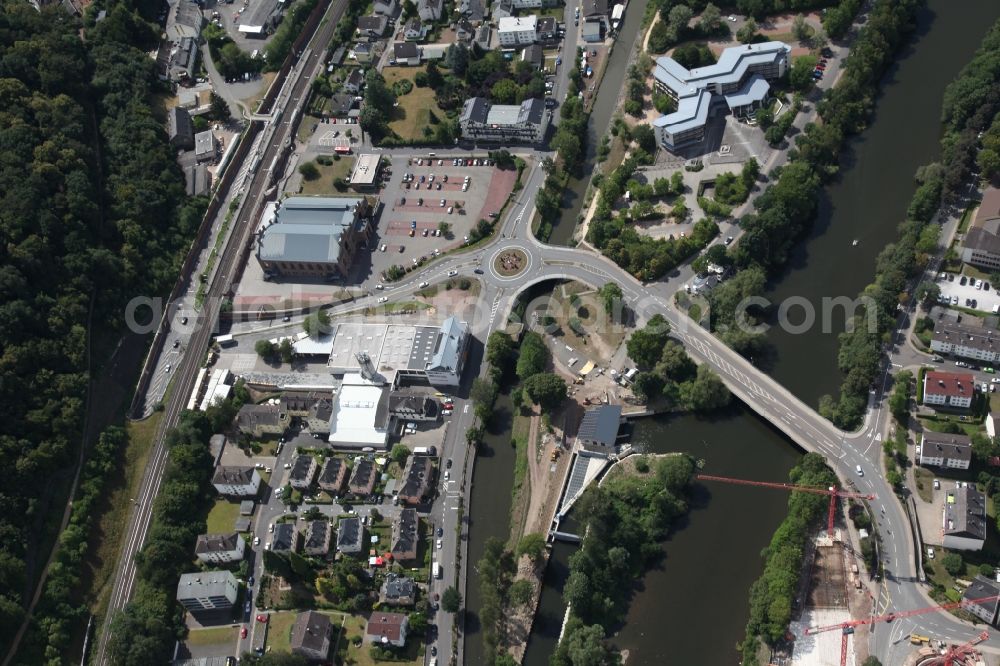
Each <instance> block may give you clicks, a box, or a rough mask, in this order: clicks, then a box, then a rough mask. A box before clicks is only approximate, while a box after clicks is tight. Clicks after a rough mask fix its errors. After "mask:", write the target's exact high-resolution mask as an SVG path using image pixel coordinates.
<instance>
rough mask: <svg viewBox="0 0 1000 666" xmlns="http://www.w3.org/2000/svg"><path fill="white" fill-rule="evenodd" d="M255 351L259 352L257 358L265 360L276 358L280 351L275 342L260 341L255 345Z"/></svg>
mask: <svg viewBox="0 0 1000 666" xmlns="http://www.w3.org/2000/svg"><path fill="white" fill-rule="evenodd" d="M253 349H254V351H255V352H257V356H260V357H261V358H263V359H270V358H274V356H275V354H276V353H277V351H278V349H277V347H276V346H275V344H274V343H273V342H271V341H270V340H258V341H257V342H255V343H254V345H253Z"/></svg>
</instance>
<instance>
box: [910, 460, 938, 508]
mask: <svg viewBox="0 0 1000 666" xmlns="http://www.w3.org/2000/svg"><path fill="white" fill-rule="evenodd" d="M913 478H914V480H915V482H916V485H917V494H918V495H920V499H922V500H923V501H925V502H927V503H928V504H930V503H931V502H933V501H934V474H933V473H932V472H931V471H930V470H929V469H924V468H923V467H915V468H914V469H913Z"/></svg>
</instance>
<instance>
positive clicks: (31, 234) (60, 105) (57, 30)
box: [0, 0, 204, 663]
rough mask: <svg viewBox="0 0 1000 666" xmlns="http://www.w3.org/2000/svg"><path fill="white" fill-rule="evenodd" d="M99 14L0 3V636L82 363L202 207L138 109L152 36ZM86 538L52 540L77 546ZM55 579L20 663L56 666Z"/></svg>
mask: <svg viewBox="0 0 1000 666" xmlns="http://www.w3.org/2000/svg"><path fill="white" fill-rule="evenodd" d="M97 8H98V7H97V5H95V6H94V10H93V11H94V12H95V13H96V9H97ZM100 8H103V9H107V15H106V17H105V18H104V20H102V21H101V22H99V23H95V22H93V20H92V19H89V18H88V19H85V20H84V21H83V22H81V21H80V20H79V19H76V18H74V17H71V16H69V15H68V14H66V13H65V12H64V11H63V10H62V9H61V8H59V7H58V6H53V7H47V8H44V9H43V10H42V11H40V12H39V11H37V10H35V9H34V8H33V7H31V6H30V5H29V4H28V3H26V2H16V1H13V0H6V1H5V2H3V5H2V10H0V95H2V98H3V104H2V105H0V118H2V120H0V144H2V146H3V150H2V152H0V196H2V198H3V206H2V210H0V234H2V237H3V243H2V245H0V256H2V259H0V266H2V267H0V272H2V276H3V278H2V280H0V397H2V399H3V401H4V405H5V408H6V409H7V410H8V412H9V413H10V414H14V415H17V418H12V419H5V420H4V422H3V424H2V425H0V464H3V466H4V469H5V472H6V475H5V478H4V483H3V484H2V490H0V534H2V535H3V537H4V538H3V539H2V540H0V645H9V644H10V639H11V637H12V635H13V634H14V632H16V631H17V629H18V627H19V626H20V623H21V621H22V619H23V609H24V606H25V604H26V600H27V598H28V596H29V595H30V592H31V590H32V589H33V586H34V584H35V580H36V579H37V575H38V574H39V568H40V566H41V564H40V563H44V561H45V560H46V559H47V557H48V548H49V547H50V546H51V540H52V539H53V538H54V537H55V534H54V530H55V529H56V527H57V526H58V525H57V521H58V518H59V517H61V515H62V509H63V504H64V503H65V500H66V497H65V494H66V492H67V490H68V488H69V485H70V481H71V479H72V477H73V470H74V469H75V466H76V464H77V461H78V456H79V453H80V447H81V446H82V445H83V443H82V432H83V419H84V415H85V410H86V406H87V395H86V394H87V387H88V380H89V377H90V372H91V366H92V363H99V362H102V361H103V357H104V356H106V355H107V354H109V353H110V352H111V350H112V348H113V347H114V345H115V343H116V342H117V340H118V337H119V336H120V333H121V328H122V325H123V317H122V312H123V311H124V305H125V303H126V301H127V300H128V299H129V298H131V297H133V296H136V295H140V294H150V295H156V294H160V293H164V292H165V291H166V290H167V289H168V288H169V285H170V284H172V282H173V280H174V279H175V276H176V272H177V268H178V266H179V261H180V258H181V256H182V252H183V250H184V249H185V247H186V244H187V239H189V238H190V237H191V235H192V234H193V231H194V229H195V228H196V226H197V224H198V223H199V221H200V217H201V211H202V210H203V205H204V202H202V201H199V202H197V203H194V204H191V205H188V202H187V201H186V199H185V195H184V186H183V181H182V178H181V174H180V172H179V169H178V167H177V166H176V164H175V162H174V159H173V150H172V149H171V148H170V147H169V145H168V143H167V137H166V132H165V130H164V128H163V125H162V123H161V121H160V120H158V119H156V118H155V117H154V115H153V113H152V110H151V109H152V96H153V94H154V93H155V92H157V91H158V89H159V85H160V84H159V82H158V81H157V78H156V75H155V72H154V62H153V60H151V59H150V58H149V57H148V56H147V55H146V53H147V51H149V50H150V49H152V48H154V47H155V45H156V42H157V39H158V34H157V32H156V31H155V30H154V29H153V28H152V26H151V24H150V23H148V22H147V21H146V20H145V19H143V18H142V17H141V16H140V15H139V14H138V12H137V10H136V9H134V8H132V7H131V5H126V4H118V3H115V2H107V3H103V4H102V5H101V7H100ZM143 10H144V11H149V12H151V14H152V16H155V14H156V13H157V12H158V11H159V7H158V6H156V5H153V4H151V3H150V6H149V7H143ZM91 16H93V14H92V15H91ZM81 28H83V29H84V30H85V34H86V40H85V41H84V40H81V37H80V34H81V33H80V31H81ZM107 438H110V439H104V440H102V441H103V442H104V444H103V445H102V444H101V443H100V442H98V443H97V445H96V447H95V448H93V450H92V451H91V452H90V453H91V458H92V459H93V460H100V459H102V457H104V456H106V452H107V451H108V450H110V449H116V448H117V447H119V446H120V445H121V441H120V434H109V435H107ZM103 469H104V466H101V465H98V466H97V467H93V466H91V467H88V468H87V471H85V473H84V476H83V481H84V483H88V482H89V483H90V484H93V485H87V486H85V485H84V483H82V484H81V487H80V491H79V495H78V497H80V498H84V497H86V496H88V493H90V492H92V491H93V487H95V486H99V484H100V479H97V478H96V477H98V476H100V472H101V471H102V470H103ZM74 516H76V514H75V513H74ZM80 519H81V518H74V519H73V520H80ZM72 525H73V523H72V522H71V526H72ZM67 532H70V530H67ZM86 536H87V535H86V534H85V533H84V534H83V535H81V534H80V533H79V530H76V531H73V532H70V534H69V536H67V535H64V536H63V540H64V543H67V542H68V543H71V544H72V547H74V548H78V549H81V550H82V552H85V550H86V547H87V543H86ZM76 565H78V561H77V562H74V561H70V562H69V563H63V564H62V565H61V566H62V567H63V568H65V567H67V566H69V567H73V566H76ZM56 572H57V573H59V574H63V573H66V572H65V571H64V570H63V569H59V570H57V571H56ZM69 575H70V577H69V578H68V579H67V578H62V577H61V576H55V577H54V581H55V582H53V581H50V582H49V584H48V585H47V586H46V590H45V592H46V594H45V596H44V597H43V603H42V606H41V607H40V611H41V612H40V613H36V617H35V622H34V623H33V626H32V631H31V632H30V634H29V640H28V646H27V647H23V648H22V655H23V657H22V658H23V660H22V661H21V663H60V662H59V661H58V653H59V651H60V650H61V649H65V647H66V645H65V640H64V634H63V632H64V631H65V630H66V626H65V624H64V620H65V618H66V617H67V616H72V614H73V612H72V611H74V610H75V609H74V608H67V605H68V604H70V601H68V597H66V596H65V595H64V593H65V589H59V585H60V584H65V582H66V580H72V575H73V572H72V571H70V572H69ZM49 599H59V601H58V602H53V603H49V601H48V600H49ZM52 617H56V618H57V620H52V619H51V618H52ZM53 622H55V624H53ZM26 651H27V652H26ZM43 651H44V658H42V656H41V653H42V652H43ZM22 658H19V659H22Z"/></svg>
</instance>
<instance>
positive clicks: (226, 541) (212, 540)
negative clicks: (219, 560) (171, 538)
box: [194, 532, 240, 555]
mask: <svg viewBox="0 0 1000 666" xmlns="http://www.w3.org/2000/svg"><path fill="white" fill-rule="evenodd" d="M239 542H240V535H239V534H237V533H236V532H232V533H230V534H199V535H198V540H197V541H196V542H195V545H194V552H195V555H201V554H207V553H228V552H231V551H234V550H236V549H237V548H239Z"/></svg>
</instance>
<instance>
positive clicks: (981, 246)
mask: <svg viewBox="0 0 1000 666" xmlns="http://www.w3.org/2000/svg"><path fill="white" fill-rule="evenodd" d="M962 261H964V262H965V263H967V264H972V265H973V266H978V267H980V268H983V269H985V270H986V271H988V272H992V271H996V270H997V269H1000V189H998V188H996V187H988V188H986V190H985V191H984V192H983V200H982V202H981V203H980V204H979V209H978V210H977V211H976V217H975V218H973V220H972V225H971V226H970V227H969V231H968V232H967V233H966V234H965V239H964V240H963V241H962Z"/></svg>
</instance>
